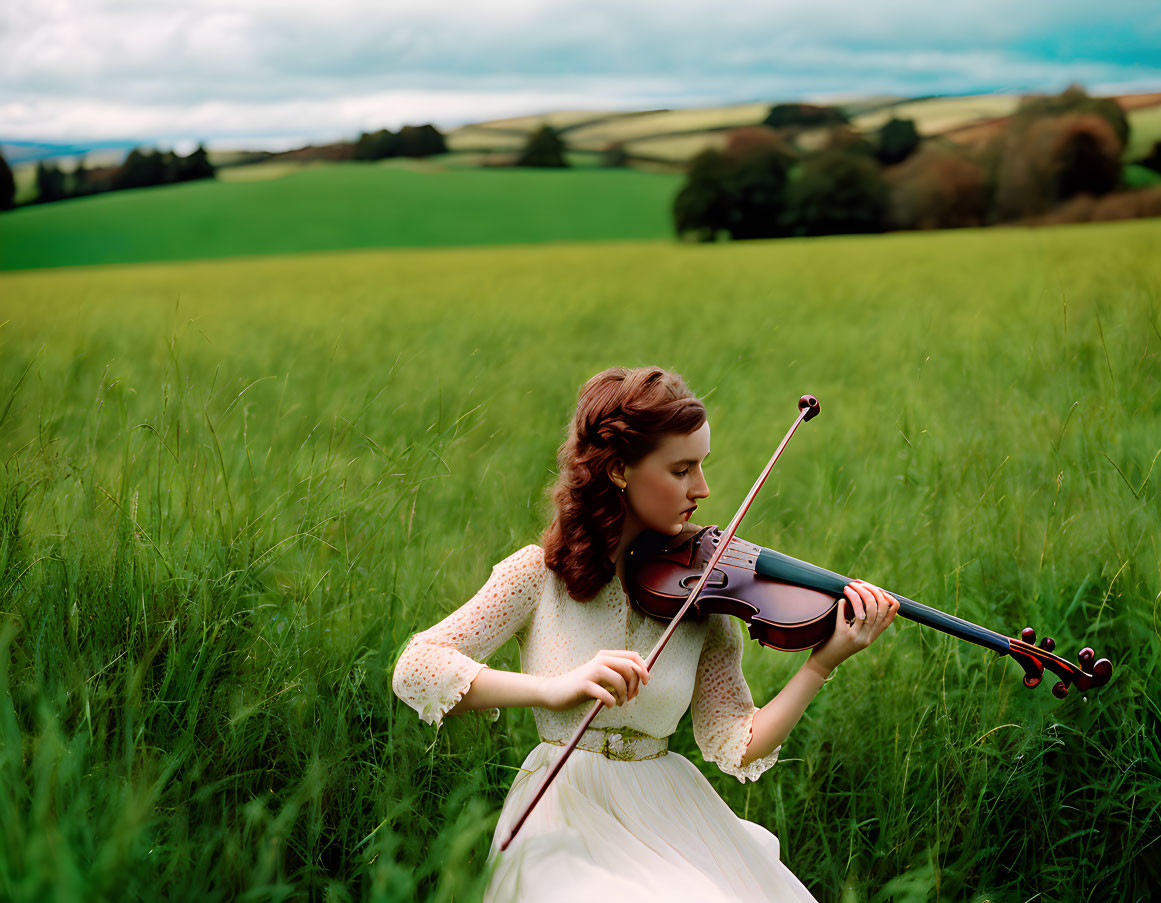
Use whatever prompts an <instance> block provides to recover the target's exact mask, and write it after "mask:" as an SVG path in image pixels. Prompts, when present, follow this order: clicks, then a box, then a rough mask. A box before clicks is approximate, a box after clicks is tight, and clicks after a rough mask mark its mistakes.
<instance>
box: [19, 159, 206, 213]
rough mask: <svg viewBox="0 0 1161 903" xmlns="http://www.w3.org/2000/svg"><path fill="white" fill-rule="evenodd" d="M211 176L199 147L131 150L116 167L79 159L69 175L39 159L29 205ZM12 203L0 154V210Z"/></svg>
mask: <svg viewBox="0 0 1161 903" xmlns="http://www.w3.org/2000/svg"><path fill="white" fill-rule="evenodd" d="M214 175H215V169H214V166H213V164H211V163H210V161H209V158H208V155H207V154H206V149H205V148H204V147H202V146H201V145H200V144H199V145H198V147H197V148H196V149H195V150H193V151H191V152H190V153H189V154H188V155H186V156H184V157H183V156H179V155H178V154H175V153H174V152H173V151H158V150H151V149H149V148H134V149H133V150H132V151H130V152H129V154H128V156H126V158H125V160H124V161H123V162H122V163H121V165H120V166H116V167H106V168H95V167H94V168H90V167H87V166H86V165H85V161H84V160H83V159H82V160H81V162H80V163H78V164H77V167H76V168H75V169H74V170H72V171H71V172H70V171H67V170H62V169H61V168H60V166H59V165H58V164H57V163H55V162H53V161H51V160H50V161H44V160H42V161H40V162H39V163H37V164H36V199H35V201H33V203H47V202H50V201H61V200H64V199H65V198H73V197H84V196H85V195H90V194H98V193H100V192H104V191H120V190H122V189H126V188H145V187H147V186H150V185H168V184H171V183H173V182H189V181H193V180H195V179H212V178H213V177H214ZM15 200H16V180H15V178H14V177H13V175H12V169H11V168H10V167H9V165H8V163H7V161H6V160H5V159H4V157H3V155H0V210H10V209H12V207H13V206H14V205H15Z"/></svg>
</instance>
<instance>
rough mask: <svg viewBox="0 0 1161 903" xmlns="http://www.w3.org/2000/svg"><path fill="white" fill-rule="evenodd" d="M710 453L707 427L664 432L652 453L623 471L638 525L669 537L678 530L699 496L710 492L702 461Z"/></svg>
mask: <svg viewBox="0 0 1161 903" xmlns="http://www.w3.org/2000/svg"><path fill="white" fill-rule="evenodd" d="M709 452H710V428H709V424H708V423H703V424H702V425H701V426H700V427H698V428H697V429H696V430H694V431H693V432H692V433H666V434H665V436H664V438H663V439H662V440H661V443H660V444H659V445H658V446H657V448H656V449H654V451H653V452H651V453H650V454H648V455H646V456H645V457H644V458H642V459H641V460H640V461H638V462H637V463H636V464H635V465H632V466H629V467H626V468H625V470H624V480H623V482H624V484H625V496H626V499H627V501H628V503H629V510H630V512H632V513H634V514H636V517H637V519H638V520H639V521H640V526H641V527H643V528H644V529H647V530H656V531H657V532H659V533H666V534H668V535H670V536H673V535H676V534H678V533H680V532H681V530H682V528H683V526H684V525H685V524H686V523H687V522H688V521H689V519H690V518H691V517H692V514H693V511H692V509H693V508H696V507H697V501H698V499H704V498H705V497H706V496H708V495H709V486H708V485H707V484H706V481H705V475H704V474H703V473H702V470H701V466H702V462H704V461H705V459H706V456H707V455H708V454H709Z"/></svg>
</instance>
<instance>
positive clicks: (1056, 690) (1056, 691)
mask: <svg viewBox="0 0 1161 903" xmlns="http://www.w3.org/2000/svg"><path fill="white" fill-rule="evenodd" d="M1052 695H1053V696H1055V697H1056V698H1057V699H1063V698H1064V697H1065V696H1067V695H1068V685H1067V684H1066V683H1065V682H1064V681H1063V680H1061V681H1058V682H1057V684H1056V686H1055V687H1053V688H1052Z"/></svg>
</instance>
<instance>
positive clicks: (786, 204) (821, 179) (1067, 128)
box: [672, 85, 1161, 241]
mask: <svg viewBox="0 0 1161 903" xmlns="http://www.w3.org/2000/svg"><path fill="white" fill-rule="evenodd" d="M820 128H821V129H824V130H825V139H824V141H823V143H822V146H821V147H819V148H818V149H817V150H814V151H810V152H802V151H800V150H798V149H797V147H796V146H795V144H794V139H795V138H796V137H798V136H800V135H801V134H802V133H803V132H804V131H806V130H808V129H820ZM1128 138H1129V123H1128V119H1127V118H1126V116H1125V114H1124V111H1123V110H1122V109H1121V107H1120V105H1119V104H1118V103H1117V102H1116V101H1114V100H1111V99H1107V98H1094V97H1090V96H1089V95H1088V94H1087V93H1086V92H1085V90H1084V88H1083V87H1082V86H1080V85H1070V86H1069V87H1068V88H1066V89H1065V90H1064V91H1062V92H1061V93H1060V94H1058V95H1047V96H1034V97H1028V98H1025V99H1023V100H1022V101H1021V103H1020V105H1019V107H1018V109H1017V111H1016V112H1015V113H1014V115H1013V116H1012V117H1011V118H1010V119H1009V121H1008V122H1007V124H1006V125H1005V126H1004V127H1003V128H1002V129H1000V130H999V132H998V134H997V135H996V137H995V138H993V139H992V140H991V141H990V142H989V143H988V144H987V145H986V146H985V147H983V148H982V149H981V150H972V149H969V148H963V147H958V146H954V145H952V144H950V143H943V144H941V143H939V142H937V141H930V140H929V141H926V142H925V141H922V140H921V136H920V135H919V133H918V131H917V129H916V128H915V123H914V122H913V121H911V120H901V119H896V118H892V119H891V120H890V121H888V122H887V123H886V124H885V125H884V126H883V127H882V128H881V129H879V130H878V131H877V132H875V133H872V134H870V135H861V134H859V133H858V132H856V131H855V130H854V129H852V128H851V125H850V122H849V120H848V118H847V117H846V115H845V114H844V113H843V111H842V110H840V109H838V108H833V107H832V108H824V107H816V106H812V105H808V104H780V105H778V106H775V107H772V108H771V109H770V113H769V115H768V116H767V117H766V119H765V121H764V122H763V123H762V124H760V125H758V126H754V127H749V128H741V129H735V130H734V131H733V132H731V134H730V137H729V140H728V142H727V145H726V146H725V148H724V149H722V150H717V149H709V150H706V151H703V152H702V153H700V154H698V155H697V156H696V157H695V158H694V159H693V160H692V161H691V163H690V166H689V168H688V172H687V176H686V181H685V183H684V184H683V186H682V188H681V190H680V191H679V192H678V194H677V196H676V197H675V199H674V203H673V210H672V213H673V222H674V229H675V231H676V232H677V234H678V235H679V236H681V237H684V238H692V239H695V240H701V241H712V240H715V239H716V238H718V237H720V236H722V235H727V236H729V237H730V238H734V239H744V238H776V237H783V236H803V235H828V234H839V233H865V232H881V231H886V230H888V229H936V228H951V227H962V226H985V225H991V224H994V223H1003V222H1017V221H1044V222H1048V221H1075V220H1077V219H1119V218H1124V217H1128V216H1158V215H1161V189H1151V190H1149V191H1137V192H1121V191H1120V189H1123V188H1125V187H1126V186H1125V184H1124V182H1123V164H1122V155H1123V150H1124V147H1125V146H1126V144H1127V142H1128ZM1138 163H1139V164H1141V165H1144V166H1147V167H1151V168H1153V169H1154V170H1155V171H1157V172H1161V142H1158V143H1157V144H1155V145H1154V146H1153V149H1152V151H1151V152H1150V154H1148V155H1146V157H1145V158H1143V159H1142V160H1140V161H1138Z"/></svg>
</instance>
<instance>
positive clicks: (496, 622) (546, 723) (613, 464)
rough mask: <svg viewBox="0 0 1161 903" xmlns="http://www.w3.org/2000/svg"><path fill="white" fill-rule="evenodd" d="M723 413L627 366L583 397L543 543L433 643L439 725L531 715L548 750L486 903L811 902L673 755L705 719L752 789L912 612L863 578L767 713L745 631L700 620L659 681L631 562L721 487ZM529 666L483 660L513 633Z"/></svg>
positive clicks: (703, 741) (717, 748)
mask: <svg viewBox="0 0 1161 903" xmlns="http://www.w3.org/2000/svg"><path fill="white" fill-rule="evenodd" d="M709 451H710V430H709V424H708V423H707V422H706V412H705V407H704V405H703V404H702V403H701V401H700V400H699V399H697V398H696V397H695V396H694V395H693V394H692V393H691V392H690V391H689V389H688V388H687V387H686V385H685V383H684V381H683V380H682V379H681V377H680V376H678V375H677V374H675V373H672V372H668V371H665V370H662V369H660V368H658V367H643V368H639V369H634V370H627V369H625V368H622V367H614V368H611V369H609V370H605V371H603V372H602V373H598V374H597V375H596V376H594V377H592V379H590V380H589V381H588V382H587V383H585V385H584V387H583V388H582V389H581V392H580V396H579V399H578V402H577V408H576V412H575V415H574V417H573V420H572V423H571V425H570V427H569V433H568V438H567V440H566V441H565V442H564V444H563V445H561V447H560V450H559V453H558V461H559V465H560V477H559V479H558V481H557V483H556V486H555V487H554V489H553V493H552V495H553V500H554V502H555V506H556V512H555V516H554V518H553V521H552V524H551V525H550V526H549V527H548V529H547V530H546V531H545V533H544V535H543V536H542V537H541V545H539V546H537V545H527V546H525V547H524V548H522V549H520V550H519V551H517V552H515V553H514V554H512V555H510V556H509V557H508V558H506V559H504V560H503V561H502V562H500V563H499V564H497V565H496V566H495V567H494V568H493V569H492V574H491V577H490V578H489V579H488V581H487V582H486V583H485V584H484V586H483V588H482V589H480V591H479V592H478V593H477V594H476V595H475V596H474V597H473V598H472V599H471V600H470V601H469V602H468V603H467V604H465V605H464V606H463V607H461V608H460V609H459V610H458V611H456V612H454V613H452V614H451V615H449V616H448V617H446V618H445V619H444V620H442V621H440V622H439V623H438V624H436V625H435V626H434V627H431V628H430V629H428V630H425V631H423V632H421V633H418V634H416V635H415V636H414V637H412V639H411V641H410V642H409V643H408V645H407V647H406V649H404V651H403V653H402V654H401V655H400V657H399V661H398V662H397V664H396V666H395V673H394V676H393V680H392V686H393V687H394V690H395V693H396V694H397V695H398V696H399V697H400V698H402V699H403V700H404V701H405V702H407V703H408V704H409V705H410V706H412V707H413V708H415V710H416V711H417V712H418V713H419V715H420V717H421V718H422V719H423V720H424V721H426V722H428V723H432V724H435V725H437V726H438V724H439V723H440V721H441V720H442V718H443V717H444V716H445V715H449V714H458V713H460V712H464V711H469V710H473V709H485V710H488V714H489V715H490V717H491V719H492V720H493V721H494V720H496V719H497V718H498V717H499V714H500V713H499V708H500V707H504V706H532V707H533V709H532V710H533V715H534V718H535V721H536V726H537V729H538V731H539V734H540V737H541V740H542V742H541V743H540V744H539V745H538V746H536V747H535V748H534V749H533V750H532V751H531V752H530V753H529V754H528V756H527V758H526V759H525V760H524V764H523V766H522V770H521V773H520V774H519V775H518V776H517V778H516V780H515V781H513V783H512V787H511V788H510V790H509V792H508V796H507V798H506V799H505V802H504V806H503V809H502V810H501V813H500V819H499V823H498V824H497V826H496V832H495V836H494V838H493V841H492V848H491V852H490V853H489V857H488V862H489V864H494V865H495V871H494V872H493V874H492V878H491V881H490V884H489V886H488V890H487V893H486V894H485V901H494V903H501V901H503V903H507V901H532V903H539V901H543V900H553V901H578V903H579V901H585V903H593V901H594V900H602V901H613V900H618V901H619V900H629V899H632V900H633V901H635V903H642V901H654V900H656V901H665V903H673V901H686V900H688V901H700V903H706V901H722V903H724V901H731V903H736V901H740V900H741V901H749V900H779V901H798V900H812V899H813V898H812V897H811V895H810V893H809V892H808V891H807V890H806V888H805V887H804V886H803V885H802V883H801V882H800V881H798V879H797V878H795V877H794V875H793V874H792V873H791V872H790V870H789V869H787V867H786V866H785V865H783V864H782V862H781V861H780V860H779V855H778V852H779V845H778V838H777V837H775V835H773V834H772V833H770V831H768V830H767V829H766V828H764V827H762V826H761V825H758V824H755V823H753V822H749V821H746V820H744V819H741V818H739V817H738V816H737V815H735V814H734V812H733V811H732V810H731V809H730V808H729V806H727V805H726V803H725V802H724V801H723V800H722V799H721V797H720V796H718V795H717V793H716V792H715V791H714V790H713V788H712V786H711V785H710V783H709V782H708V781H707V780H706V778H705V777H704V776H703V775H702V773H701V772H700V771H699V770H698V769H697V767H696V766H694V764H693V763H692V762H690V761H689V760H688V759H686V758H685V757H684V756H682V755H680V754H679V753H675V752H671V751H669V749H668V737H669V735H670V734H672V733H673V731H674V730H675V729H676V728H677V725H678V722H679V721H680V720H681V717H682V715H683V714H684V713H685V711H686V709H687V708H688V709H690V711H691V716H692V722H693V734H694V739H695V740H696V742H697V745H698V747H699V749H700V750H701V753H702V756H703V757H704V758H705V759H706V760H707V761H712V762H714V763H716V764H717V765H718V767H719V768H721V769H722V770H723V771H725V772H726V773H727V774H731V775H734V776H735V777H737V778H738V780H739V781H742V782H743V783H744V782H745V781H746V780H747V779H748V780H757V779H758V777H759V776H760V775H761V774H762V773H763V772H764V771H765V770H766V769H768V768H769V767H770V766H772V765H773V764H774V762H775V761H776V760H777V758H778V751H779V749H781V744H782V743H783V741H784V740H785V739H786V737H787V735H788V734H789V733H790V729H791V728H792V727H794V725H795V723H796V722H797V721H798V719H799V718H800V717H801V715H802V713H803V711H804V709H805V708H806V706H807V704H808V703H809V702H810V700H811V699H813V698H814V695H815V694H816V693H817V692H818V690H819V688H820V687H821V686H822V684H823V682H824V681H825V680H826V679H827V677H828V676H829V675H830V673H831V672H832V671H833V670H834V668H835V666H837V665H838V664H839V662H841V661H843V660H844V659H846V658H847V657H849V656H850V655H852V654H853V653H855V652H857V651H858V650H860V649H864V648H866V647H867V646H868V645H869V644H870V643H871V642H872V641H873V640H874V639H875V638H876V637H877V636H879V634H880V633H882V632H883V630H884V629H886V627H887V625H888V624H890V623H891V621H892V619H893V618H894V617H895V613H896V611H897V610H898V602H897V601H896V600H895V599H894V598H893V597H890V596H888V595H887V594H885V593H884V592H883V591H882V590H881V589H879V588H878V587H875V586H872V585H870V584H867V583H865V582H863V581H856V582H854V583H852V584H850V585H848V586H847V587H846V588H845V592H846V595H847V597H848V598H849V599H850V600H851V603H852V605H853V607H854V609H855V618H854V620H853V621H852V622H849V623H848V622H847V621H846V620H845V619H844V618H843V617H842V615H841V612H842V609H843V606H838V609H839V613H837V614H836V621H835V632H834V636H833V637H832V638H831V639H830V640H828V641H827V642H826V643H825V644H824V645H822V646H820V647H818V648H816V649H814V650H813V651H812V652H811V654H810V656H809V657H808V658H807V660H806V661H805V663H804V664H803V665H802V667H801V668H800V669H799V671H798V672H797V674H795V675H794V677H793V678H791V680H790V681H789V683H787V684H786V686H785V687H784V688H783V689H782V691H781V692H780V693H779V694H778V695H777V696H776V697H775V698H774V699H773V700H772V701H771V702H769V703H768V704H767V705H765V706H764V707H762V708H761V709H759V708H757V707H756V706H755V705H754V702H753V697H752V696H751V694H750V689H749V687H748V686H747V685H746V682H745V679H744V678H743V676H742V670H741V660H742V633H741V625H740V624H739V623H738V622H737V621H735V620H732V619H730V618H728V617H727V616H725V615H716V614H715V615H710V616H709V617H708V618H707V619H705V620H703V621H701V622H692V621H691V622H688V623H686V622H684V621H683V622H682V623H681V624H679V625H678V628H677V630H675V631H674V633H673V636H672V637H671V638H670V640H669V643H668V644H667V645H666V647H665V649H664V651H663V652H662V653H661V655H660V656H659V657H658V659H657V661H656V662H655V664H654V668H653V669H652V670H647V669H646V667H645V661H644V657H643V656H644V655H648V653H649V652H650V650H652V648H653V646H654V644H655V643H656V641H657V639H658V638H659V637H660V635H661V634H662V633H663V632H664V630H665V628H666V626H667V625H665V624H663V623H660V622H657V621H654V620H652V619H651V618H648V617H645V616H642V615H640V614H638V613H637V611H636V610H635V609H633V608H632V606H631V605H630V604H629V600H628V598H627V596H626V595H625V590H624V584H625V552H626V550H627V549H628V547H629V546H630V544H631V543H632V542H633V540H634V539H636V538H637V536H638V535H640V534H641V533H642V531H645V530H654V531H659V532H661V533H665V534H669V535H673V536H676V535H678V534H680V533H682V532H684V531H688V530H696V529H698V528H697V527H695V526H694V525H693V524H691V523H690V518H691V516H692V514H693V511H694V510H695V509H696V508H697V502H698V500H699V499H703V498H705V497H706V496H708V495H709V488H708V486H707V485H706V481H705V477H704V475H703V474H702V464H703V463H704V461H705V459H706V456H707V455H708V454H709ZM511 636H515V637H516V638H517V641H518V642H519V644H520V662H521V669H522V673H515V672H509V671H500V670H495V669H492V668H489V667H487V666H486V665H484V664H483V661H484V660H486V659H487V658H488V656H490V655H491V654H492V653H493V652H495V651H496V650H497V649H498V648H499V647H500V646H501V645H502V644H503V643H504V642H505V641H506V640H507V639H508V638H509V637H511ZM593 699H599V700H601V701H602V702H604V703H605V708H603V709H602V710H601V711H600V713H599V714H598V715H597V716H596V718H595V719H594V720H593V722H592V725H591V726H590V728H589V729H588V730H587V731H586V732H585V734H584V736H583V738H582V739H581V741H580V743H579V744H578V746H577V749H576V750H574V752H573V753H572V755H571V756H570V757H569V759H568V760H567V761H566V762H565V764H564V767H563V768H562V769H561V771H560V773H559V774H558V775H557V776H556V778H555V779H554V780H553V782H552V784H550V785H549V787H548V789H547V791H546V792H545V795H544V796H543V798H541V800H540V801H539V802H538V803H537V805H536V807H535V808H534V809H533V810H532V813H531V814H530V815H529V817H528V820H527V821H526V822H525V823H524V825H523V827H522V828H521V829H520V832H519V833H518V834H517V835H516V838H515V839H514V840H513V841H512V843H511V845H510V846H509V848H508V849H507V850H506V851H504V852H502V853H501V852H500V851H499V845H500V843H501V842H502V839H503V838H504V837H506V836H507V834H508V831H509V829H510V827H511V826H512V824H513V823H514V822H515V820H516V819H517V818H518V817H519V815H520V813H521V812H522V811H523V809H524V806H525V804H526V803H527V801H528V800H529V799H530V798H531V796H532V794H533V793H534V792H535V790H536V788H537V786H538V785H539V783H540V780H541V778H542V777H543V775H544V773H545V771H546V770H547V769H548V767H549V766H550V765H551V764H552V762H553V761H555V759H556V757H557V756H559V755H560V753H561V747H562V746H563V745H565V744H566V743H567V742H568V740H569V739H570V738H571V737H572V735H573V733H574V732H575V730H576V728H577V727H578V726H579V725H580V723H581V722H582V721H583V720H584V718H585V716H586V715H587V713H588V711H589V708H590V705H591V700H593Z"/></svg>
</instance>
